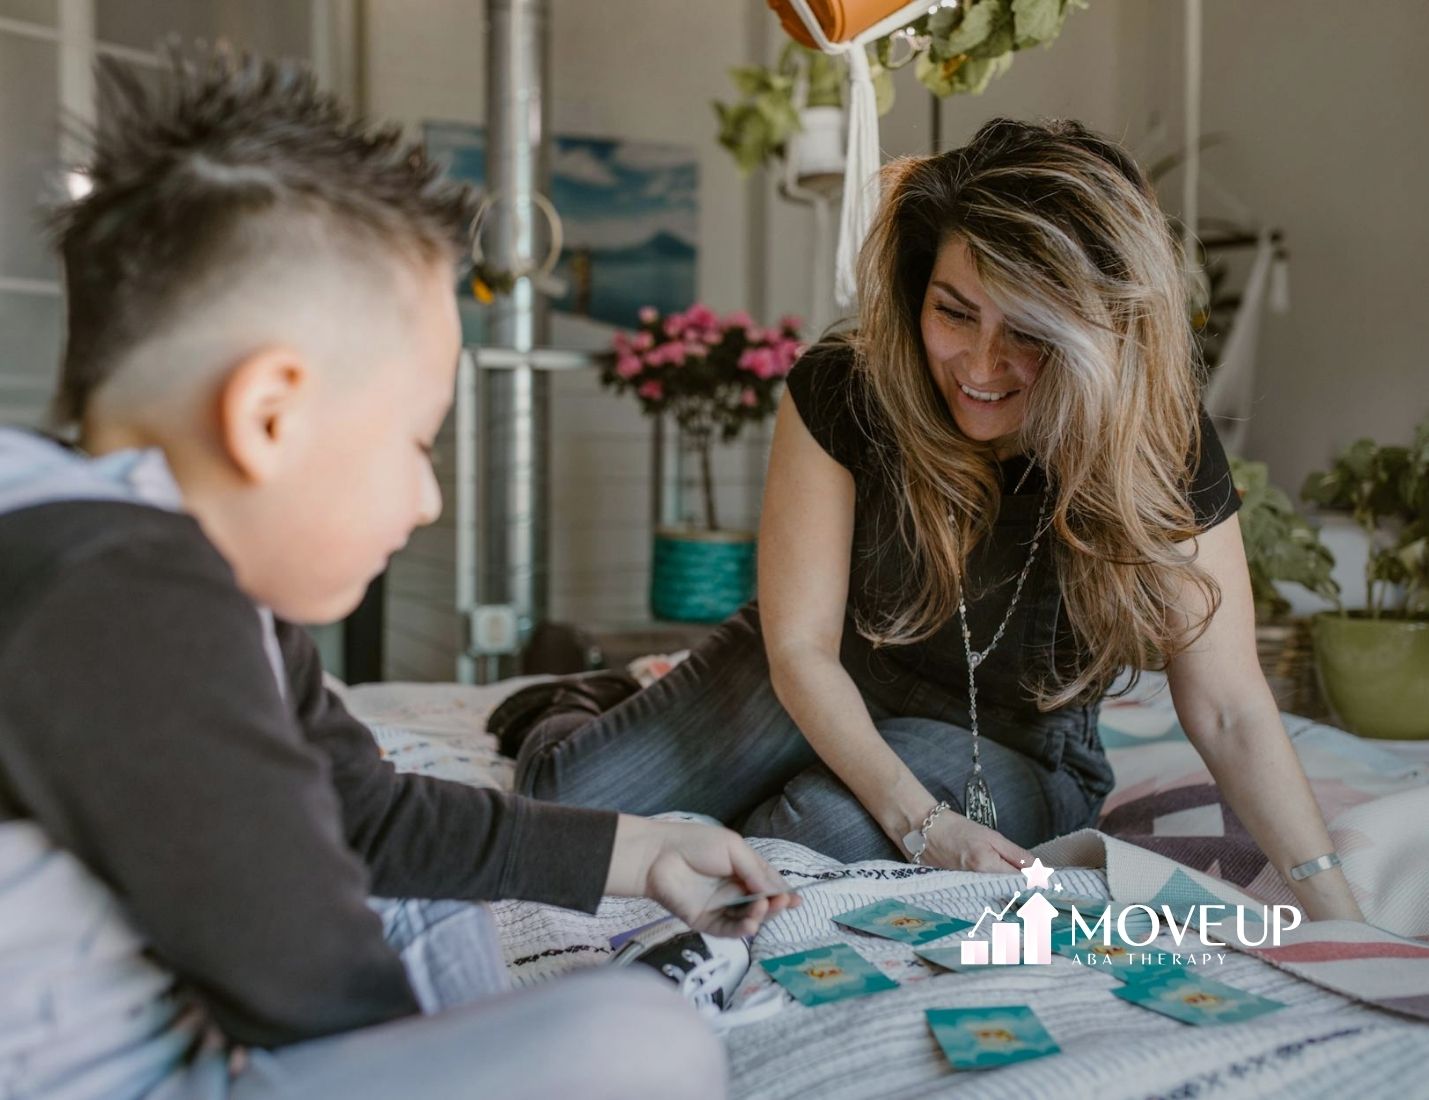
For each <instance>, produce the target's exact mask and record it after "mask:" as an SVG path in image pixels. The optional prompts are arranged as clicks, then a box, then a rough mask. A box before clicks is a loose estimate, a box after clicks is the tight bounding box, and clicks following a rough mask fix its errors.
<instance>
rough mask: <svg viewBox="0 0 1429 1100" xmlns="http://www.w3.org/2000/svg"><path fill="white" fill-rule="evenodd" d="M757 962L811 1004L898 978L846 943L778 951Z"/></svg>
mask: <svg viewBox="0 0 1429 1100" xmlns="http://www.w3.org/2000/svg"><path fill="white" fill-rule="evenodd" d="M760 965H761V966H763V967H764V969H765V970H766V971H768V973H769V976H770V977H771V978H773V979H774V980H775V981H776V982H778V983H779V984H780V985H782V986H783V987H784V988H785V989H787V990H788V991H789V992H790V993H792V994H793V995H794V999H795V1000H797V1001H798V1002H799V1003H800V1004H804V1005H808V1006H809V1007H810V1008H813V1007H814V1006H816V1005H824V1004H831V1003H833V1002H834V1001H842V1000H845V999H846V998H848V997H862V996H864V995H866V994H869V993H883V992H885V991H887V990H890V989H897V988H898V983H897V982H895V981H894V980H893V979H892V978H890V977H888V976H887V975H886V974H884V973H883V972H882V971H881V970H879V969H878V968H877V967H876V966H874V965H873V964H872V963H870V962H869V961H868V960H867V959H865V958H864V957H863V956H862V955H860V954H859V953H858V952H857V951H855V950H854V949H853V948H852V947H850V946H849V945H848V944H846V943H835V944H830V945H829V946H827V947H815V948H812V949H810V950H808V951H798V952H796V953H794V954H793V955H780V956H779V957H778V958H776V959H765V960H764V961H763V962H762V963H760Z"/></svg>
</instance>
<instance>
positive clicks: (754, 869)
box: [605, 814, 799, 936]
mask: <svg viewBox="0 0 1429 1100" xmlns="http://www.w3.org/2000/svg"><path fill="white" fill-rule="evenodd" d="M786 889H787V887H786V885H785V882H784V879H783V878H782V877H781V876H780V874H779V872H778V871H776V870H774V868H773V867H771V866H769V864H768V863H766V862H765V861H764V859H763V858H761V857H760V855H759V854H758V853H757V852H755V850H754V849H753V848H751V847H750V846H749V845H748V844H746V843H745V842H744V838H743V837H741V836H740V835H739V834H738V833H735V832H732V831H730V830H729V829H721V828H716V827H714V826H711V825H691V824H685V823H683V822H674V821H650V820H649V819H647V818H643V817H633V816H631V815H629V814H621V815H620V821H619V824H618V825H617V826H616V829H615V851H614V854H613V855H612V856H611V860H610V874H609V876H608V877H607V879H606V886H605V892H606V893H607V894H619V895H623V896H625V897H648V898H653V899H654V900H655V901H658V902H659V903H660V904H661V905H663V906H664V907H665V908H666V909H668V910H670V912H672V913H674V914H675V916H677V917H679V918H680V919H681V920H683V921H684V922H685V923H686V924H688V925H689V926H690V927H691V928H694V929H697V930H698V931H701V932H708V933H710V934H711V935H714V936H752V935H754V934H755V933H756V932H757V931H759V926H760V925H761V924H763V923H764V921H766V920H768V919H769V918H770V917H772V916H774V915H775V914H776V913H780V912H782V911H783V910H785V909H788V908H791V907H792V906H795V905H798V904H799V898H798V896H797V895H796V894H789V893H783V894H779V896H777V897H772V898H761V899H760V900H758V901H755V902H751V903H750V904H749V905H748V906H745V907H741V908H740V909H739V910H738V911H737V912H736V913H735V914H730V913H726V912H725V911H724V910H723V909H721V908H720V906H722V905H724V904H726V903H728V902H729V901H732V900H733V899H735V898H739V897H743V896H744V895H746V894H764V893H776V892H778V891H783V890H786Z"/></svg>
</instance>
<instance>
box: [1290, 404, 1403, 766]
mask: <svg viewBox="0 0 1429 1100" xmlns="http://www.w3.org/2000/svg"><path fill="white" fill-rule="evenodd" d="M1302 496H1304V497H1305V499H1306V500H1310V501H1314V502H1315V503H1316V504H1319V505H1321V506H1322V507H1325V508H1332V509H1340V510H1344V511H1348V512H1349V513H1350V514H1352V515H1353V516H1354V518H1355V522H1356V523H1358V524H1359V526H1360V527H1361V529H1362V530H1364V532H1365V534H1366V535H1367V536H1368V538H1369V551H1370V552H1369V559H1368V563H1367V565H1366V567H1365V583H1366V589H1367V593H1366V602H1367V603H1368V608H1367V609H1366V610H1365V611H1363V612H1358V611H1346V610H1344V608H1343V607H1342V608H1341V609H1340V611H1339V612H1338V613H1337V612H1324V613H1322V614H1319V615H1316V616H1315V618H1314V619H1313V621H1312V630H1313V634H1314V641H1315V658H1316V665H1317V669H1318V672H1319V677H1320V683H1321V686H1322V688H1323V690H1324V694H1325V697H1326V699H1328V700H1329V702H1330V704H1331V705H1332V706H1333V707H1334V708H1335V710H1336V712H1337V713H1338V714H1339V715H1340V717H1341V719H1342V720H1343V723H1344V725H1345V726H1346V727H1348V728H1349V729H1352V730H1354V731H1355V732H1356V733H1359V734H1362V735H1364V736H1367V737H1398V738H1429V419H1426V420H1425V421H1424V423H1422V424H1420V425H1419V427H1418V428H1417V429H1416V430H1415V433H1414V442H1413V443H1412V444H1411V445H1410V446H1408V447H1399V446H1379V445H1377V444H1375V443H1374V442H1373V441H1372V440H1368V439H1361V440H1360V441H1359V442H1357V443H1355V444H1353V445H1352V446H1351V447H1349V448H1348V449H1347V450H1346V451H1344V452H1343V453H1342V454H1340V455H1339V456H1338V457H1337V458H1336V459H1335V462H1334V465H1333V466H1331V467H1330V469H1329V470H1328V471H1326V472H1322V473H1314V474H1311V475H1310V477H1309V478H1308V479H1307V480H1306V482H1305V487H1304V489H1303V491H1302ZM1394 585H1397V586H1399V587H1400V588H1401V589H1402V590H1403V593H1404V606H1403V608H1402V609H1390V608H1388V607H1387V596H1388V590H1389V588H1390V587H1391V586H1394Z"/></svg>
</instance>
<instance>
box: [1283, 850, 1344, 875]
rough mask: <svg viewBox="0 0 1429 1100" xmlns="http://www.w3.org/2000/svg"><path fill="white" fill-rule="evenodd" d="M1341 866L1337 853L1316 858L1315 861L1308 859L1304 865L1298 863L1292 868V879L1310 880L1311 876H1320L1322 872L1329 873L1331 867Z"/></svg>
mask: <svg viewBox="0 0 1429 1100" xmlns="http://www.w3.org/2000/svg"><path fill="white" fill-rule="evenodd" d="M1339 865H1340V857H1339V855H1338V853H1336V852H1330V853H1329V854H1328V855H1323V856H1316V857H1315V858H1314V859H1307V860H1306V861H1305V862H1304V863H1297V864H1296V865H1295V866H1294V867H1292V868H1290V877H1291V878H1293V879H1295V880H1296V881H1299V880H1300V879H1302V878H1309V877H1310V876H1311V875H1318V874H1319V873H1320V872H1321V871H1328V870H1329V869H1330V868H1331V867H1338V866H1339Z"/></svg>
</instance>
